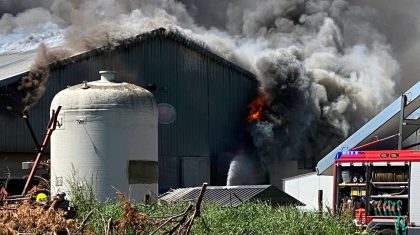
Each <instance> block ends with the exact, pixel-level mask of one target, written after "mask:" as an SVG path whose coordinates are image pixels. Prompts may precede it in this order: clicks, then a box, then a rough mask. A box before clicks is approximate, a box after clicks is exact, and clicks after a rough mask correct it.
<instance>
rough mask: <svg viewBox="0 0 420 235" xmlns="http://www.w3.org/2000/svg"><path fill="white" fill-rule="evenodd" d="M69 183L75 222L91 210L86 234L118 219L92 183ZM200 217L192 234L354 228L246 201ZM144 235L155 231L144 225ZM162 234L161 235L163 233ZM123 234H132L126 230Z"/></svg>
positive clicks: (148, 208)
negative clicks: (101, 199) (96, 195)
mask: <svg viewBox="0 0 420 235" xmlns="http://www.w3.org/2000/svg"><path fill="white" fill-rule="evenodd" d="M74 180H75V182H77V183H70V192H69V194H70V197H71V198H72V201H71V203H72V204H73V205H74V206H75V207H76V209H77V217H78V219H80V220H81V219H83V218H84V217H85V216H86V215H87V214H88V213H89V212H90V211H93V215H92V217H91V220H90V221H89V223H88V226H87V231H86V232H88V233H92V234H103V233H104V225H105V224H106V221H107V220H108V219H109V218H113V219H114V221H115V220H118V219H121V217H122V214H123V210H122V207H121V205H119V203H118V202H115V201H107V202H98V201H97V200H96V199H95V198H94V195H93V191H92V186H91V184H90V183H91V182H89V181H84V180H81V179H78V178H77V177H75V178H74ZM134 205H135V208H136V209H137V210H138V212H140V213H143V214H144V215H147V216H150V217H164V216H169V215H175V214H179V213H181V212H182V211H184V210H185V209H186V208H187V206H188V204H187V203H176V204H165V205H163V204H158V203H152V204H148V205H146V204H142V203H137V204H134ZM201 215H202V218H201V219H198V220H197V221H196V223H194V226H193V228H192V231H191V233H192V234H264V235H265V234H287V235H301V234H302V235H303V234H304V235H311V234H313V235H341V234H343V235H344V234H356V233H357V229H356V227H355V226H354V224H353V222H352V219H351V218H350V217H349V216H345V217H341V218H339V217H335V216H333V215H331V214H329V213H323V214H319V213H318V212H317V211H302V210H299V209H297V208H295V207H292V206H285V207H272V206H271V205H269V204H267V203H264V202H246V203H243V204H242V205H240V206H238V207H236V208H221V207H220V206H218V205H215V204H203V207H202V210H201ZM144 229H145V231H143V232H144V234H150V233H151V232H152V231H154V230H155V229H156V228H155V226H153V224H148V225H146V226H144ZM163 232H164V231H163V230H162V232H161V233H160V234H162V233H163ZM126 234H135V231H129V232H127V233H126ZM158 234H159V233H158Z"/></svg>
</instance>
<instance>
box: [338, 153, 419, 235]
mask: <svg viewBox="0 0 420 235" xmlns="http://www.w3.org/2000/svg"><path fill="white" fill-rule="evenodd" d="M333 192H334V195H333V205H334V208H333V210H334V213H336V214H339V215H340V214H341V215H342V214H345V213H348V214H350V215H351V216H353V218H354V221H355V222H356V223H357V225H359V226H361V227H366V228H367V229H368V230H376V231H377V234H400V235H401V234H409V235H413V234H420V150H384V151H344V152H339V153H337V155H336V157H335V164H334V191H333Z"/></svg>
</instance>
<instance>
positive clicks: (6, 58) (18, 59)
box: [0, 51, 36, 85]
mask: <svg viewBox="0 0 420 235" xmlns="http://www.w3.org/2000/svg"><path fill="white" fill-rule="evenodd" d="M35 57H36V51H27V52H21V53H10V54H2V55H0V85H3V84H2V81H3V80H5V79H7V78H10V77H14V76H16V75H18V74H22V73H25V72H26V71H28V69H29V68H30V67H31V64H32V62H33V61H34V59H35ZM14 81H15V80H13V81H12V80H11V81H10V82H9V83H11V82H14Z"/></svg>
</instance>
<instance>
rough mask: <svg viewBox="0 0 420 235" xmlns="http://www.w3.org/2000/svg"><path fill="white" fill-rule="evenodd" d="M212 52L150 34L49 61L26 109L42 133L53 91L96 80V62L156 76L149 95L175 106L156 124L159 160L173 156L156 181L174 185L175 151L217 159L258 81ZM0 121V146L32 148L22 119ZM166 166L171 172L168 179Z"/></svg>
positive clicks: (122, 75)
mask: <svg viewBox="0 0 420 235" xmlns="http://www.w3.org/2000/svg"><path fill="white" fill-rule="evenodd" d="M214 57H215V56H214V55H211V56H208V55H203V53H199V52H198V51H197V50H193V49H191V48H189V47H188V46H187V45H185V44H183V43H179V42H177V41H175V40H173V39H171V38H168V37H154V38H147V39H145V40H142V41H140V42H136V43H132V44H127V45H125V46H122V47H119V48H118V49H116V50H113V51H111V52H97V53H96V54H93V55H90V56H85V57H82V59H81V60H80V59H79V61H78V62H76V63H68V64H67V65H58V66H55V67H54V68H52V72H51V75H50V78H49V82H48V88H47V91H46V93H45V95H44V96H43V98H42V99H41V101H40V102H39V103H38V104H37V105H36V106H35V107H34V108H33V109H32V110H31V112H30V113H31V117H30V120H31V123H32V124H33V127H34V130H35V132H36V133H37V135H38V138H39V139H41V138H42V136H43V133H44V128H45V126H46V125H47V122H48V119H49V112H48V110H49V105H50V103H51V100H52V98H53V97H54V95H55V94H56V93H57V92H59V91H60V90H62V89H65V88H66V87H67V86H71V85H75V84H78V83H81V82H82V81H93V80H98V79H99V75H98V71H99V70H116V71H117V72H118V74H117V79H119V80H123V81H127V82H131V83H135V84H138V85H141V86H144V85H147V84H155V85H156V86H157V89H156V91H154V92H153V94H154V95H155V98H156V101H157V102H158V103H169V104H171V105H173V106H174V107H175V108H176V111H177V118H176V121H175V122H173V123H171V124H168V125H159V158H160V159H159V160H160V161H161V160H162V161H165V159H167V158H177V159H178V160H174V159H170V161H169V160H168V161H167V162H165V163H162V164H161V165H160V167H161V169H160V171H161V172H162V171H163V172H162V174H161V176H162V175H163V177H164V178H168V179H167V181H168V182H165V184H162V185H165V186H164V187H178V186H181V185H180V184H181V183H180V180H179V178H180V177H181V176H179V175H178V176H176V175H173V174H176V173H174V169H172V167H175V168H179V163H177V161H179V158H180V157H194V156H197V157H210V159H211V164H212V166H213V168H214V167H217V162H218V161H217V157H218V156H219V155H220V154H221V153H223V152H226V151H229V150H231V149H229V147H230V144H231V143H232V141H233V140H234V139H235V138H236V136H237V135H238V134H239V132H240V131H241V130H240V129H241V128H244V125H242V124H243V123H241V122H244V118H245V117H246V108H247V107H246V105H247V103H248V102H249V99H250V98H251V97H252V96H253V95H254V94H255V92H256V88H257V85H258V84H257V82H256V81H255V79H254V78H253V76H252V75H251V74H249V73H246V72H245V71H241V70H240V69H237V68H236V67H235V66H233V65H232V64H230V63H227V62H224V63H223V61H222V60H220V59H218V60H217V59H215V58H214ZM221 61H222V62H221ZM67 62H68V60H67ZM0 129H1V130H3V131H2V133H1V134H0V152H3V153H5V152H32V151H33V142H32V139H31V138H30V136H29V133H28V131H27V129H26V127H25V125H24V122H23V121H22V120H21V119H19V118H16V117H15V116H13V115H11V114H9V113H0ZM169 162H172V163H171V164H169ZM165 168H171V169H165ZM166 171H168V172H172V173H171V175H173V179H170V177H171V175H165V172H166ZM212 179H215V181H221V180H220V179H218V178H217V177H213V176H212ZM161 180H164V179H161ZM177 182H178V183H177ZM213 183H219V184H220V183H223V182H213Z"/></svg>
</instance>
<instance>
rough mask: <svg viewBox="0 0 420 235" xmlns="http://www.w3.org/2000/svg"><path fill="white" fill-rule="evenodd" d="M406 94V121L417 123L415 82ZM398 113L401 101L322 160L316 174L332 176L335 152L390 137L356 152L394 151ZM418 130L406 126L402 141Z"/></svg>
mask: <svg viewBox="0 0 420 235" xmlns="http://www.w3.org/2000/svg"><path fill="white" fill-rule="evenodd" d="M405 94H406V95H407V98H408V103H407V106H406V107H405V118H409V119H415V120H416V121H417V122H419V121H420V118H419V116H418V115H419V114H418V112H419V109H420V82H417V84H415V85H414V86H413V87H411V88H410V89H409V90H408V91H407V92H405ZM400 111H401V97H400V98H398V99H396V100H395V101H394V102H392V103H391V104H390V105H389V106H388V107H386V108H385V109H384V110H383V111H382V112H380V113H379V114H378V115H376V116H375V117H374V118H372V119H371V120H370V121H369V122H368V123H366V124H365V125H364V126H363V127H361V128H360V129H359V130H358V131H356V132H355V133H354V134H353V135H351V136H350V137H349V138H347V139H346V140H345V141H344V142H342V143H341V144H340V145H338V146H337V147H336V148H335V149H333V150H332V151H331V152H330V153H328V154H327V155H326V156H325V157H324V158H323V159H321V161H319V162H318V164H317V166H316V170H317V173H318V174H325V175H331V174H332V169H331V166H332V165H333V163H334V157H335V154H336V153H337V152H340V151H343V150H350V149H353V148H355V147H358V146H361V145H364V144H367V143H369V142H371V141H372V140H375V139H384V138H388V137H391V138H388V139H386V141H381V142H378V143H377V144H374V145H367V146H366V147H362V148H357V150H375V149H376V150H381V149H394V148H395V147H396V145H397V141H398V135H396V134H398V132H399V130H398V128H399V118H400ZM414 113H415V114H414ZM413 114H414V115H413ZM418 128H419V126H417V125H412V126H405V127H404V131H403V140H404V139H406V138H407V137H409V136H410V135H412V134H413V133H414V132H415V131H416V130H417V129H418Z"/></svg>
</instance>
